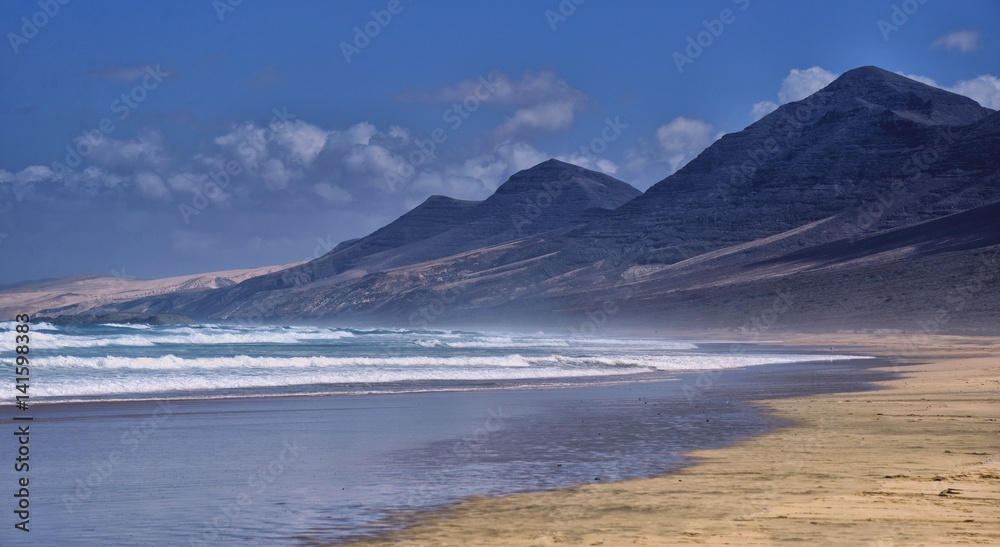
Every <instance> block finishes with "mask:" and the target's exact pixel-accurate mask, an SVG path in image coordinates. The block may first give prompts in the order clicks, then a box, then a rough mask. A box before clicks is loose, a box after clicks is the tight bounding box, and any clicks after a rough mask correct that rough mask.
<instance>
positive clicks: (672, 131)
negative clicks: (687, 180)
mask: <svg viewBox="0 0 1000 547" xmlns="http://www.w3.org/2000/svg"><path fill="white" fill-rule="evenodd" d="M656 140H657V141H658V142H659V143H660V147H661V148H663V150H664V151H665V152H667V153H668V154H679V155H682V156H687V155H689V154H692V153H697V152H701V151H702V150H704V149H705V148H706V147H707V146H708V145H710V144H712V140H713V139H712V124H710V123H708V122H704V121H701V120H695V119H692V118H686V117H684V116H678V117H676V118H674V119H673V120H671V121H670V123H667V124H665V125H661V126H660V127H659V128H658V129H657V130H656Z"/></svg>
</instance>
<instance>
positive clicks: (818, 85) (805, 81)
mask: <svg viewBox="0 0 1000 547" xmlns="http://www.w3.org/2000/svg"><path fill="white" fill-rule="evenodd" d="M836 79H837V75H836V74H834V73H832V72H830V71H829V70H825V69H823V68H820V67H818V66H814V67H811V68H806V69H802V70H800V69H797V68H793V69H792V70H791V71H789V73H788V76H785V78H784V79H783V80H782V81H781V88H779V89H778V102H777V103H775V102H774V101H767V100H765V101H760V102H757V103H755V104H754V105H753V108H752V109H751V110H750V117H751V118H753V121H757V120H759V119H761V118H763V117H764V116H766V115H768V114H770V113H771V112H773V111H774V110H775V109H777V108H778V107H779V106H781V105H783V104H785V103H790V102H794V101H801V100H802V99H805V98H806V97H808V96H810V95H812V94H813V93H816V92H817V91H819V90H820V89H823V88H824V87H826V86H827V85H829V84H830V82H832V81H834V80H836Z"/></svg>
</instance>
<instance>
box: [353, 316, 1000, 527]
mask: <svg viewBox="0 0 1000 547" xmlns="http://www.w3.org/2000/svg"><path fill="white" fill-rule="evenodd" d="M783 339H784V341H785V342H786V343H789V344H800V345H801V344H816V345H830V346H842V347H845V348H850V349H851V350H852V351H858V352H865V353H867V354H870V355H879V356H886V357H894V358H895V359H894V363H895V364H893V365H890V366H889V368H890V369H891V370H892V371H894V372H897V373H899V374H900V376H899V377H898V379H895V380H891V381H887V382H881V383H880V385H881V386H882V387H883V388H884V389H881V390H879V391H873V392H872V391H870V392H863V393H840V394H833V395H820V396H805V397H801V398H791V399H779V400H763V401H759V402H758V404H760V405H761V406H762V407H764V408H766V409H768V410H769V411H770V412H773V413H774V414H775V415H776V416H778V417H781V418H785V419H788V420H793V421H794V422H795V425H791V426H788V427H783V428H779V429H777V430H775V431H773V432H771V433H768V434H765V435H762V436H759V437H755V438H752V439H750V440H747V441H743V442H739V443H737V444H735V445H732V446H729V447H726V448H721V449H713V450H701V451H695V452H693V453H691V454H689V456H690V458H691V461H692V462H693V463H694V465H691V466H689V467H685V468H682V469H680V470H678V471H676V472H673V473H671V474H668V475H665V476H661V477H656V478H651V479H641V480H631V481H623V482H618V483H609V484H594V485H586V486H581V487H577V488H572V489H566V490H558V491H551V492H543V493H532V494H519V495H513V496H506V497H497V498H487V497H477V498H473V499H470V500H468V501H466V502H464V503H461V504H458V505H455V506H452V507H449V508H447V509H444V510H441V511H437V512H433V513H427V514H423V515H420V516H419V517H418V518H416V519H415V520H413V521H412V522H411V524H410V525H409V526H408V527H407V528H405V529H404V530H403V531H402V532H400V533H397V534H393V535H392V536H389V537H386V538H384V539H381V540H375V541H367V542H362V543H358V544H357V545H399V544H408V545H549V544H555V543H568V544H579V545H624V544H639V545H678V544H706V545H772V544H784V543H799V544H803V545H872V546H876V545H878V546H889V545H955V544H981V545H996V544H1000V421H998V419H1000V340H997V339H993V338H971V337H945V336H936V337H905V336H898V335H885V336H883V335H870V336H858V335H825V336H816V335H802V336H796V337H787V336H784V337H783ZM401 540H402V541H401Z"/></svg>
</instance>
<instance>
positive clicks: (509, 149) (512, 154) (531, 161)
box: [496, 142, 551, 182]
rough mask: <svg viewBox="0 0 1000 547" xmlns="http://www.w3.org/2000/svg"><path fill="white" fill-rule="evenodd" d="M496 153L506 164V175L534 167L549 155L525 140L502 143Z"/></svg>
mask: <svg viewBox="0 0 1000 547" xmlns="http://www.w3.org/2000/svg"><path fill="white" fill-rule="evenodd" d="M496 154H497V156H499V157H500V159H501V160H503V162H504V164H506V166H507V170H506V172H507V174H508V176H509V175H513V174H514V173H516V172H518V171H521V170H523V169H527V168H529V167H534V166H536V165H538V164H539V163H542V162H543V161H545V160H547V159H549V158H550V157H551V156H549V155H548V154H546V153H544V152H542V151H540V150H538V149H537V148H535V147H534V146H532V145H530V144H528V143H526V142H506V143H503V144H501V145H500V146H498V147H497V149H496ZM501 182H502V181H501Z"/></svg>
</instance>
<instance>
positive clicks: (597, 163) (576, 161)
mask: <svg viewBox="0 0 1000 547" xmlns="http://www.w3.org/2000/svg"><path fill="white" fill-rule="evenodd" d="M556 159H557V160H559V161H564V162H566V163H572V164H573V165H579V166H580V167H584V168H586V169H590V170H591V171H600V172H601V173H604V174H605V175H614V174H615V173H617V172H618V169H619V168H620V167H619V165H618V164H617V163H615V162H613V161H611V160H609V159H606V158H599V157H597V156H586V155H583V154H581V153H579V152H574V153H572V154H560V155H558V156H556Z"/></svg>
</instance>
